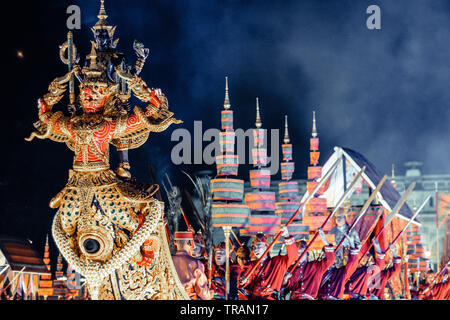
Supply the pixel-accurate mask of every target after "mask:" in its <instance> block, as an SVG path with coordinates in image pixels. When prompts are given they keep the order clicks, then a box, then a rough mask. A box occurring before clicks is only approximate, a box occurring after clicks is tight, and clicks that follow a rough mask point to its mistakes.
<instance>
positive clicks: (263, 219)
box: [240, 98, 281, 236]
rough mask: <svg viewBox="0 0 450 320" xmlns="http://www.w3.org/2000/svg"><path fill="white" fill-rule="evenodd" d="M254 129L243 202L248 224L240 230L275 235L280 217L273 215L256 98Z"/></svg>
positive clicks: (268, 173)
mask: <svg viewBox="0 0 450 320" xmlns="http://www.w3.org/2000/svg"><path fill="white" fill-rule="evenodd" d="M255 126H256V129H253V149H252V158H253V166H254V167H255V168H256V169H254V170H250V186H251V187H252V191H251V192H248V193H246V195H245V203H246V204H247V205H248V206H249V208H250V210H251V216H250V224H249V225H248V226H247V227H246V228H244V229H241V230H240V233H241V235H242V236H253V235H256V234H257V233H258V232H262V233H264V234H265V235H269V236H270V235H276V234H277V233H278V232H279V231H280V225H281V217H280V216H277V215H275V192H273V191H269V189H270V170H269V169H268V168H267V162H268V161H267V148H265V147H264V135H265V130H264V129H261V127H262V122H261V116H260V110H259V99H258V98H256V123H255Z"/></svg>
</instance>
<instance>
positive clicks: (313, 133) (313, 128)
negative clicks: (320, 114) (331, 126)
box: [312, 111, 317, 138]
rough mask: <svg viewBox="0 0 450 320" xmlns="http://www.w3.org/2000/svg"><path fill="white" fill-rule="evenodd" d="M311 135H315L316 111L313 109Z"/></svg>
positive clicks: (314, 136)
mask: <svg viewBox="0 0 450 320" xmlns="http://www.w3.org/2000/svg"><path fill="white" fill-rule="evenodd" d="M312 137H313V138H316V137H317V127H316V112H315V111H313V127H312Z"/></svg>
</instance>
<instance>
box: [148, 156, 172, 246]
mask: <svg viewBox="0 0 450 320" xmlns="http://www.w3.org/2000/svg"><path fill="white" fill-rule="evenodd" d="M149 171H150V179H152V183H154V184H157V181H156V177H155V170H154V168H153V166H152V165H151V164H150V165H149ZM166 192H167V191H166ZM156 198H157V199H158V200H159V201H161V202H163V199H162V196H161V189H160V188H158V191H156ZM164 216H165V212H164ZM165 218H167V217H165ZM164 220H165V221H167V219H164ZM164 229H165V230H166V236H167V241H168V243H169V246H170V242H171V239H170V232H169V226H168V225H167V223H165V224H164Z"/></svg>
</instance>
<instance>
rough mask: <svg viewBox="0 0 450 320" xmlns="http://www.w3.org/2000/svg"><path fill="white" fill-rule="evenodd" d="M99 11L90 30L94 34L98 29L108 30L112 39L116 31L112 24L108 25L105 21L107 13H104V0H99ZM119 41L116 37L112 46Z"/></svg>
mask: <svg viewBox="0 0 450 320" xmlns="http://www.w3.org/2000/svg"><path fill="white" fill-rule="evenodd" d="M100 1H101V3H100V11H99V13H98V15H97V18H98V21H97V23H96V24H95V25H94V26H93V27H92V29H91V30H92V32H93V33H94V35H95V34H96V31H97V30H100V29H105V30H106V31H107V32H108V35H109V37H110V38H111V39H112V38H113V37H114V33H115V32H116V27H115V26H114V27H113V26H110V25H109V24H108V22H107V21H106V19H107V18H108V15H107V14H106V10H105V1H104V0H100ZM118 41H119V39H116V40H115V41H114V43H113V47H115V46H116V45H117V42H118Z"/></svg>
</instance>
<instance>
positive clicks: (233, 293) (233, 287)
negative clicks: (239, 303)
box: [229, 263, 250, 300]
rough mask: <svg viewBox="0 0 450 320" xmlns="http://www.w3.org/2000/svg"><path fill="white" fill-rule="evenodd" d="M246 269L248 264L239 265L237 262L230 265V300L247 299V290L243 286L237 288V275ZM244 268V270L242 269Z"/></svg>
mask: <svg viewBox="0 0 450 320" xmlns="http://www.w3.org/2000/svg"><path fill="white" fill-rule="evenodd" d="M247 269H248V266H244V267H241V266H240V265H239V263H233V264H231V266H230V296H229V298H230V300H248V297H249V296H250V294H249V292H248V291H247V290H245V289H243V288H241V289H238V288H237V284H238V283H239V276H240V275H241V274H242V273H243V272H245V271H246V270H247ZM244 270H245V271H244Z"/></svg>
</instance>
